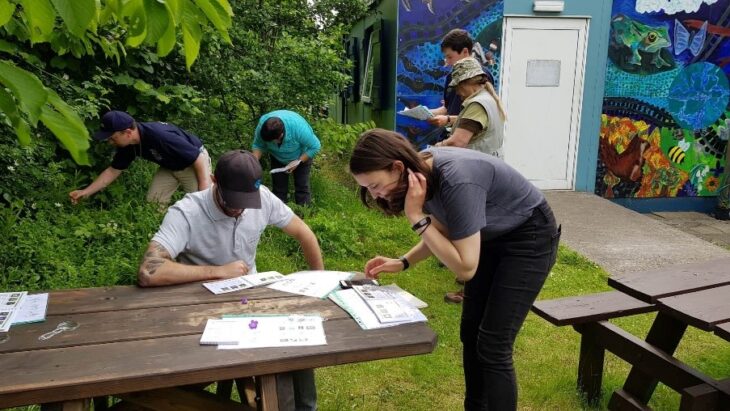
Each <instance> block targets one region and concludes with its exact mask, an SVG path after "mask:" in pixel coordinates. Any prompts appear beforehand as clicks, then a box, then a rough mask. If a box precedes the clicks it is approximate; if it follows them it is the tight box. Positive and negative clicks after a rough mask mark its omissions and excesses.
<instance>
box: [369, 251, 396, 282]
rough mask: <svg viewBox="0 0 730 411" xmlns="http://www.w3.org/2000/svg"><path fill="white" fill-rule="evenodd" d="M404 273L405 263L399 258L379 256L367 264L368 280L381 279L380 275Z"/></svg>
mask: <svg viewBox="0 0 730 411" xmlns="http://www.w3.org/2000/svg"><path fill="white" fill-rule="evenodd" d="M400 271H403V262H401V260H399V259H397V258H388V257H382V256H377V257H375V258H371V259H370V261H368V262H367V263H366V264H365V276H366V277H367V278H375V279H377V278H378V277H380V273H397V272H400Z"/></svg>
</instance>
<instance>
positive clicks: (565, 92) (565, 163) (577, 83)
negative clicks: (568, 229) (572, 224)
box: [502, 17, 588, 190]
mask: <svg viewBox="0 0 730 411" xmlns="http://www.w3.org/2000/svg"><path fill="white" fill-rule="evenodd" d="M587 33H588V19H586V18H542V17H537V18H530V17H505V19H504V36H503V38H504V44H503V49H502V50H503V51H504V55H503V65H502V99H503V102H504V105H505V110H506V111H507V121H506V123H505V140H504V157H505V161H507V163H508V164H510V165H511V166H512V167H514V168H516V169H517V170H519V171H520V172H521V173H522V174H523V175H524V176H525V177H527V178H528V179H529V180H530V181H531V182H532V183H533V184H535V185H536V186H537V187H539V188H541V189H548V190H549V189H573V188H574V180H575V166H576V164H575V163H576V153H577V147H578V135H579V130H580V112H581V103H582V99H583V77H584V71H585V55H586V44H587V42H586V36H587Z"/></svg>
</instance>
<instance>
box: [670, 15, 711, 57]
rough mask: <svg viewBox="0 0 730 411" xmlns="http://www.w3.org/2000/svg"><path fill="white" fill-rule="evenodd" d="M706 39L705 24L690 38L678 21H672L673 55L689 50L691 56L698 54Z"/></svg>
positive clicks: (687, 31)
mask: <svg viewBox="0 0 730 411" xmlns="http://www.w3.org/2000/svg"><path fill="white" fill-rule="evenodd" d="M706 37H707V22H706V21H705V22H704V23H702V26H701V27H700V29H699V31H697V32H696V33H695V34H694V35H692V36H691V39H692V40H691V41H690V32H689V30H687V29H686V28H685V27H684V26H683V25H682V23H680V22H679V20H677V19H674V54H675V55H679V54H681V53H682V52H683V51H685V50H689V51H690V52H691V53H692V55H693V56H696V55H698V54H700V51H702V47H704V45H705V38H706Z"/></svg>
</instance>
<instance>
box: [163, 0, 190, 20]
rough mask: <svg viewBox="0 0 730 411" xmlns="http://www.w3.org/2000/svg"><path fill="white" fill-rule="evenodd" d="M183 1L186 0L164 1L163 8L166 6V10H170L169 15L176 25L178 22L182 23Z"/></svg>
mask: <svg viewBox="0 0 730 411" xmlns="http://www.w3.org/2000/svg"><path fill="white" fill-rule="evenodd" d="M183 1H186V0H167V1H165V6H167V9H168V10H170V15H171V16H172V19H173V20H174V22H175V24H176V25H177V24H180V22H181V21H182V13H183Z"/></svg>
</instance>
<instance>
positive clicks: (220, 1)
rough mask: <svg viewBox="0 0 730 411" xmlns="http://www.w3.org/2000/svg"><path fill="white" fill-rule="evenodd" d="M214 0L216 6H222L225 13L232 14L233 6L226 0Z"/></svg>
mask: <svg viewBox="0 0 730 411" xmlns="http://www.w3.org/2000/svg"><path fill="white" fill-rule="evenodd" d="M215 2H216V4H217V5H218V6H220V7H222V8H223V10H224V11H225V12H226V14H228V15H229V16H233V8H232V7H231V4H230V3H228V0H215Z"/></svg>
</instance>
